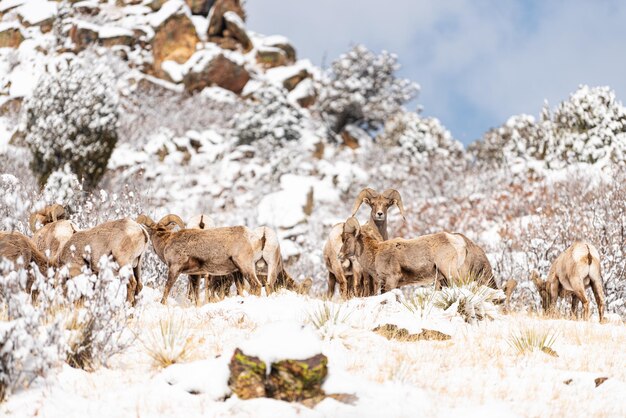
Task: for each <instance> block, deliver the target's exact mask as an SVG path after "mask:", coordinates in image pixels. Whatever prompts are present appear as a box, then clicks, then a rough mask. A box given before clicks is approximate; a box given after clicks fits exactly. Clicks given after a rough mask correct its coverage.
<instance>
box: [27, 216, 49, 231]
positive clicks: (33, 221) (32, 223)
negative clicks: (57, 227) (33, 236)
mask: <svg viewBox="0 0 626 418" xmlns="http://www.w3.org/2000/svg"><path fill="white" fill-rule="evenodd" d="M37 221H39V223H40V224H42V225H43V224H44V223H45V222H46V217H45V216H44V215H42V214H41V213H39V212H35V213H33V214H31V215H30V217H29V218H28V225H29V226H30V230H31V231H32V232H35V231H37Z"/></svg>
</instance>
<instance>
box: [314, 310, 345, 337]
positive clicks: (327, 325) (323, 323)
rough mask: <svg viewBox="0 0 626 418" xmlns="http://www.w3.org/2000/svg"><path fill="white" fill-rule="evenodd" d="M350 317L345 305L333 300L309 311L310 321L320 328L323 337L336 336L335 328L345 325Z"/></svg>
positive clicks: (316, 327)
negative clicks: (335, 302) (337, 303)
mask: <svg viewBox="0 0 626 418" xmlns="http://www.w3.org/2000/svg"><path fill="white" fill-rule="evenodd" d="M349 317H350V312H346V309H345V307H344V306H343V305H336V304H334V303H332V302H322V303H320V304H318V305H317V307H316V308H315V309H314V310H313V311H311V312H309V314H308V322H309V323H310V324H311V325H313V326H314V327H315V329H317V330H318V332H319V333H320V334H321V336H322V337H323V338H334V337H335V336H336V335H335V330H334V329H335V328H336V327H337V326H341V325H345V324H346V322H347V321H348V318H349Z"/></svg>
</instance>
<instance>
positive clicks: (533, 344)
mask: <svg viewBox="0 0 626 418" xmlns="http://www.w3.org/2000/svg"><path fill="white" fill-rule="evenodd" d="M556 339H557V333H556V332H555V331H553V330H551V329H548V330H543V331H540V330H537V329H536V328H524V329H521V330H520V331H518V332H512V333H511V335H510V336H509V339H508V340H507V343H508V344H509V345H510V346H511V347H512V348H513V349H515V350H516V351H517V353H518V354H528V353H532V352H533V351H536V350H538V351H541V352H543V353H546V354H548V355H550V356H553V357H558V354H557V353H556V351H554V350H553V349H552V347H553V346H554V343H555V342H556Z"/></svg>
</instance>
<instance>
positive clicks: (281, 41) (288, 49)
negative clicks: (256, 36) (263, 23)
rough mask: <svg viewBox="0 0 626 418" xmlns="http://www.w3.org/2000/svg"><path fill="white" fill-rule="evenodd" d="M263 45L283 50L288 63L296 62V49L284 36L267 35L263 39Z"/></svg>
mask: <svg viewBox="0 0 626 418" xmlns="http://www.w3.org/2000/svg"><path fill="white" fill-rule="evenodd" d="M263 45H265V46H269V47H274V48H278V49H281V50H283V52H284V53H285V55H286V56H287V62H288V63H289V64H293V63H294V62H296V49H295V48H294V47H293V45H291V43H290V42H289V40H288V39H287V38H285V37H284V36H278V35H275V36H268V37H266V38H265V39H263Z"/></svg>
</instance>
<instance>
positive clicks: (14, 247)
mask: <svg viewBox="0 0 626 418" xmlns="http://www.w3.org/2000/svg"><path fill="white" fill-rule="evenodd" d="M2 259H6V260H8V261H10V262H12V263H13V264H14V265H15V264H16V263H17V262H18V261H19V260H20V259H21V261H22V262H23V263H24V267H25V268H27V267H28V266H30V264H31V263H35V265H36V266H37V268H39V272H40V273H41V274H44V275H45V274H46V272H47V270H48V265H49V263H48V260H46V257H45V256H44V255H43V254H42V253H41V252H40V251H38V250H37V248H36V247H35V245H34V244H33V242H32V241H31V240H30V238H28V237H27V236H26V235H23V234H21V233H19V232H2V231H0V261H2ZM33 282H34V275H32V274H29V277H28V279H27V283H26V290H28V291H30V289H31V287H32V285H33Z"/></svg>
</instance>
